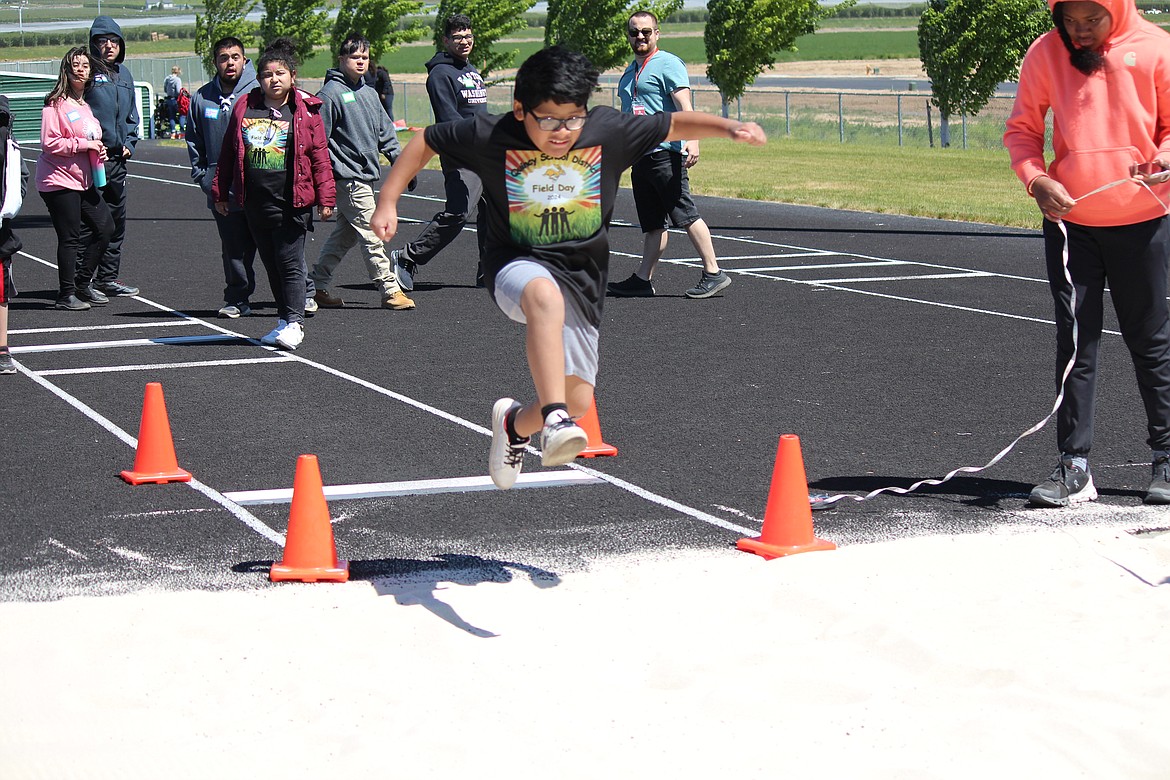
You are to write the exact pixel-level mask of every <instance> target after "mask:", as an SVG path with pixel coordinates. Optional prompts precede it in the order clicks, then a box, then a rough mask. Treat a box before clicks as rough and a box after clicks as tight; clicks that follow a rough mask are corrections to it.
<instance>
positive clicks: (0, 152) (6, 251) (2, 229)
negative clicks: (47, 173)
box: [0, 95, 28, 257]
mask: <svg viewBox="0 0 1170 780" xmlns="http://www.w3.org/2000/svg"><path fill="white" fill-rule="evenodd" d="M11 135H12V112H11V111H9V109H8V98H6V97H4V96H3V95H0V203H3V202H4V197H5V195H7V192H6V191H5V190H4V186H5V182H7V181H8V176H7V174H8V166H9V165H19V166H20V194H21V196H22V197H23V196H24V195H26V194H27V193H28V167H27V166H25V164H24V158H22V157H21V156H20V154H19V153H17V155H16V159H11V158H9V156H8V138H9V137H10V136H11ZM20 247H21V243H20V239H19V238H17V237H16V234H15V233H13V232H12V220H11V219H6V220H4V222H3V224H0V257H12V256H13V255H14V254H16V253H17V252H18V251H19V250H20Z"/></svg>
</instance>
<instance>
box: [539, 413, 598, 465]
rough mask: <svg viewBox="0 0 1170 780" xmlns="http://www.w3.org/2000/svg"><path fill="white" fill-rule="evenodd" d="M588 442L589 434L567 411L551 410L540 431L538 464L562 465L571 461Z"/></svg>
mask: <svg viewBox="0 0 1170 780" xmlns="http://www.w3.org/2000/svg"><path fill="white" fill-rule="evenodd" d="M587 444H589V435H588V434H586V433H585V431H584V429H582V428H581V426H579V425H577V423H575V422H573V418H572V417H570V416H569V414H568V412H552V413H551V414H549V416H548V417H546V418H545V420H544V429H543V430H542V431H541V432H540V465H542V466H563V465H565V464H566V463H572V462H573V459H574V458H576V457H577V456H578V455H580V454H581V450H583V449H585V446H586V445H587Z"/></svg>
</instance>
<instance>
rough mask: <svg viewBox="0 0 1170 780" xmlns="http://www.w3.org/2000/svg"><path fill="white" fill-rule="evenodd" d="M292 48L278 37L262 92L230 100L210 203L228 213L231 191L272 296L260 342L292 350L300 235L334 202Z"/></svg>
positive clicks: (299, 298)
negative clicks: (268, 327) (269, 326)
mask: <svg viewBox="0 0 1170 780" xmlns="http://www.w3.org/2000/svg"><path fill="white" fill-rule="evenodd" d="M296 66H297V61H296V55H295V54H294V48H293V43H292V41H291V40H289V39H288V38H277V39H276V40H275V41H273V42H272V43H271V44H269V46H268V48H267V49H266V50H265V52H264V54H262V55H261V57H260V62H259V63H258V65H257V68H256V69H257V71H258V72H259V81H260V86H259V87H258V88H256V89H254V90H252V91H251V92H250V93H248V97H247V99H245V100H239V101H236V105H235V108H234V109H233V110H232V118H231V121H230V122H229V123H228V127H227V132H226V134H225V135H224V138H223V149H222V150H221V152H220V156H219V160H220V163H219V165H217V166H216V169H215V180H214V182H213V183H212V185H211V197H212V200H213V201H214V202H215V209H216V211H218V212H219V213H220V214H224V215H226V214H227V212H228V203H227V198H228V193H229V192H232V190H233V186H232V185H233V184H235V183H236V182H237V180H238V182H241V183H242V185H237V186H235V188H234V190H235V192H236V193H237V198H238V199H239V201H240V204H241V205H242V206H243V208H244V214H245V216H246V217H247V219H248V227H249V228H250V229H251V232H252V237H253V238H254V239H255V240H256V251H257V252H259V254H260V259H261V260H262V261H263V262H264V268H265V270H267V272H268V284H269V286H271V287H272V294H273V296H274V297H275V298H276V307H277V311H278V315H277V316H278V320H277V323H276V328H274V329H273V330H272V332H270V333H269V334H268V335H266V336H264V338H262V339H261V341H262V342H263V343H265V344H268V345H274V346H279V347H282V348H284V349H289V350H292V349H296V348H297V347H298V346H300V343H301V341H303V340H304V338H305V330H304V321H305V232H306V231H308V230H312V229H313V206H316V207H317V214H318V215H319V216H320V218H321V219H329V218H330V217H331V216H332V215H333V206H334V204H335V203H336V199H335V192H336V190H335V188H334V184H333V168H332V166H331V165H330V163H329V147H328V146H327V141H326V138H325V126H324V124H322V122H321V116H320V114H319V111H320V108H321V101H320V100H318V99H317V98H315V97H313V96H312V95H309V94H308V93H306V92H302V91H300V90H298V89H296V87H295V81H296V75H297V69H296Z"/></svg>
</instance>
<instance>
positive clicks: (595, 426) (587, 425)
mask: <svg viewBox="0 0 1170 780" xmlns="http://www.w3.org/2000/svg"><path fill="white" fill-rule="evenodd" d="M577 424H578V425H580V426H581V427H582V428H584V429H585V433H587V434H588V435H589V443H588V444H586V445H585V449H583V450H581V452H580V453H579V454H578V455H577V457H578V458H596V457H598V456H601V455H617V454H618V451H617V447H615V446H613V445H612V444H606V443H605V442H604V441H602V439H601V423H600V422H599V421H598V419H597V400H596V399H594V400H593V401H592V402H591V403H590V404H589V411H588V412H586V413H585V416H584V417H582V418H581V420H580V422H578V423H577Z"/></svg>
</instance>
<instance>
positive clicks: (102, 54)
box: [77, 16, 141, 298]
mask: <svg viewBox="0 0 1170 780" xmlns="http://www.w3.org/2000/svg"><path fill="white" fill-rule="evenodd" d="M89 52H90V54H91V55H93V58H94V60H95V63H94V68H93V82H92V83H91V84H90V86H89V87H88V88H87V89H86V90H85V101H86V102H87V103H89V107H90V110H91V111H93V116H94V119H96V120H97V121H98V122H99V123H101V126H102V143H104V144H105V145H106V184H105V186H104V187H102V188H101V191H102V200H104V201H105V202H106V205H107V206H109V208H110V216H111V217H113V218H114V235H113V238H111V239H110V245H109V246H108V247H106V254H105V256H104V257H102V259H101V262H100V263H98V267H97V270H96V271H95V272H94V277H93V279H92V280H90V279H82V278H81V277H78V279H77V283H78V286H79V287H82V286H88V285H89V283H90V282H91V281H92V282H93V288H94V290H96V291H97V292H98V293H99V294H101V295H102V297H103V298H104V297H105V296H130V295H137V294H138V288H137V287H134V286H132V285H129V284H124V283H123V282H122V281H121V280H120V279H119V278H118V273H119V271H121V268H122V242H123V241H124V240H125V238H126V161H127V160H129V159H130V157H131V156H132V155H133V154H134V147H135V146H136V145H137V144H138V139H139V138H140V137H141V130H140V129H139V125H140V124H141V121H140V120H139V118H138V117H139V114H138V91H137V90H136V89H134V77H133V76H132V75H130V71H129V69H127V68H126V66H124V65H123V64H122V62H123V61H124V60H125V59H126V39H125V38H124V37H123V36H122V28H121V27H120V26H119V25H118V23H117V22H115V21H114V20H113V18H111V17H109V16H99V17H97V18H96V19H94V20H93V24H92V25H91V26H90V28H89ZM91 239H92V235H91V233H90V229H89V226H87V225H85V224H82V227H81V246H83V247H85V246H89V243H90V241H91ZM78 261H79V262H78V267H81V266H82V265H83V263H81V262H80V261H81V257H80V255H79V256H78Z"/></svg>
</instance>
